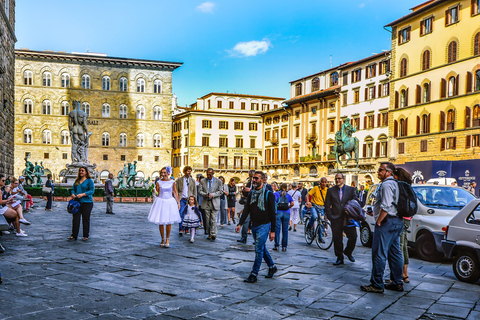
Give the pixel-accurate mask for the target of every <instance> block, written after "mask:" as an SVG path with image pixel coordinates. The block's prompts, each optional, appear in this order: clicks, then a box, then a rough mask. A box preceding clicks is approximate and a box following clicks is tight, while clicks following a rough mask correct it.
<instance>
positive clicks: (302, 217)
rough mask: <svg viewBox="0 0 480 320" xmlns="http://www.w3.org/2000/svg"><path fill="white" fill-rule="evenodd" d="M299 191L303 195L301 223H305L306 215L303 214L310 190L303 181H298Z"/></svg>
mask: <svg viewBox="0 0 480 320" xmlns="http://www.w3.org/2000/svg"><path fill="white" fill-rule="evenodd" d="M298 192H300V194H301V195H302V202H301V203H300V209H299V211H300V224H303V221H304V219H305V216H304V215H303V207H304V206H305V204H306V203H307V196H308V190H307V188H305V187H304V186H303V182H299V183H298Z"/></svg>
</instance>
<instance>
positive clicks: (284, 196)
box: [273, 183, 294, 252]
mask: <svg viewBox="0 0 480 320" xmlns="http://www.w3.org/2000/svg"><path fill="white" fill-rule="evenodd" d="M275 203H276V205H277V215H276V217H277V218H276V225H275V246H274V247H273V250H275V251H278V247H279V246H280V230H281V231H282V251H283V252H285V251H287V245H288V224H289V222H290V208H292V207H293V204H294V203H293V199H292V197H291V196H290V195H289V194H288V193H287V184H286V183H282V184H280V191H277V192H275Z"/></svg>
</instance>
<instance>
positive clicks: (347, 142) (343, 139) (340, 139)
mask: <svg viewBox="0 0 480 320" xmlns="http://www.w3.org/2000/svg"><path fill="white" fill-rule="evenodd" d="M355 131H357V127H353V126H352V124H351V123H350V119H349V118H347V119H345V120H344V121H343V125H342V128H341V129H340V130H339V131H337V132H336V133H335V146H334V147H333V152H335V158H336V160H337V169H338V165H339V164H340V165H343V164H342V162H341V161H340V157H341V156H342V155H344V154H346V155H347V157H348V159H347V162H346V163H345V166H346V165H348V161H350V160H351V159H352V152H354V154H355V161H356V162H357V168H358V166H359V162H358V149H359V141H358V139H357V138H356V137H352V133H354V132H355Z"/></svg>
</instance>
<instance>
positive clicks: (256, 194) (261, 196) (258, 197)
mask: <svg viewBox="0 0 480 320" xmlns="http://www.w3.org/2000/svg"><path fill="white" fill-rule="evenodd" d="M255 201H257V207H258V209H260V210H262V211H265V185H263V187H262V188H260V189H258V190H257V189H254V190H253V191H252V197H251V199H250V204H252V203H254V202H255Z"/></svg>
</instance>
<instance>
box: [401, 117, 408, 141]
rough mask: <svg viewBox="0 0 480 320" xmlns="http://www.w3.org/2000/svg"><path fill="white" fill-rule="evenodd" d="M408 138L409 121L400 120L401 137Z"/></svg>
mask: <svg viewBox="0 0 480 320" xmlns="http://www.w3.org/2000/svg"><path fill="white" fill-rule="evenodd" d="M406 136H407V119H401V120H400V137H406Z"/></svg>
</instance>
